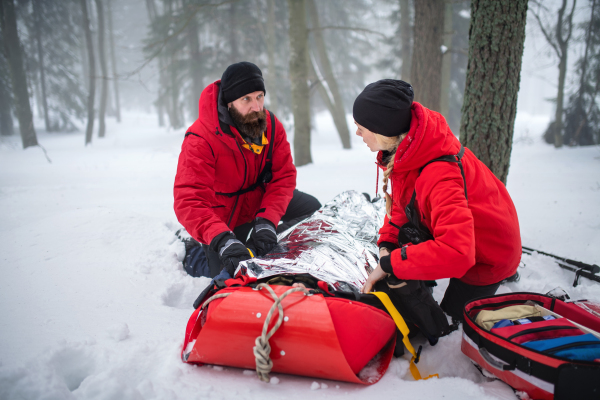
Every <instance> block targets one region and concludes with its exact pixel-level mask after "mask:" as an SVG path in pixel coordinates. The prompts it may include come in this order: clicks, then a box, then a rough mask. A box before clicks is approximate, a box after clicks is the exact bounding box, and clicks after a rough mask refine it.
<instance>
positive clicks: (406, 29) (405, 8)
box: [400, 0, 413, 82]
mask: <svg viewBox="0 0 600 400" xmlns="http://www.w3.org/2000/svg"><path fill="white" fill-rule="evenodd" d="M412 33H413V27H412V26H411V25H410V1H409V0H400V41H401V54H402V66H401V67H400V68H401V69H400V78H401V79H402V80H403V81H405V82H410V79H411V78H410V67H411V64H412V45H411V40H412Z"/></svg>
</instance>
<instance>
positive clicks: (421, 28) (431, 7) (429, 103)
mask: <svg viewBox="0 0 600 400" xmlns="http://www.w3.org/2000/svg"><path fill="white" fill-rule="evenodd" d="M444 9H445V4H444V0H418V1H415V29H414V47H413V49H414V51H413V59H412V67H411V71H412V73H411V79H412V82H411V83H412V85H413V88H414V91H415V100H416V101H418V102H419V103H421V104H422V105H424V106H425V107H427V108H429V109H432V110H435V111H439V110H440V87H441V74H442V51H441V47H442V40H443V33H444Z"/></svg>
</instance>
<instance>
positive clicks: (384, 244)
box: [379, 241, 398, 253]
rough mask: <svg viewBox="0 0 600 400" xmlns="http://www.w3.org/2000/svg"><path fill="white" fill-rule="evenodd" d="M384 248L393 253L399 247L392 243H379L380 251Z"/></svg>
mask: <svg viewBox="0 0 600 400" xmlns="http://www.w3.org/2000/svg"><path fill="white" fill-rule="evenodd" d="M382 247H385V248H386V249H388V250H389V251H390V253H391V252H392V251H393V250H396V249H397V248H398V245H397V244H396V243H392V242H385V241H384V242H379V249H380V250H381V248H382Z"/></svg>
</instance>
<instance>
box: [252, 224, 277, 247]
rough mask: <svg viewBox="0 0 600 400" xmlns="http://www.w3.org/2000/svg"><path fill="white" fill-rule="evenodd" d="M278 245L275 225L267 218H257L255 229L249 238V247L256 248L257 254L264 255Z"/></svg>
mask: <svg viewBox="0 0 600 400" xmlns="http://www.w3.org/2000/svg"><path fill="white" fill-rule="evenodd" d="M276 245H277V233H276V232H275V225H273V223H272V222H271V221H269V220H268V219H265V218H256V222H255V223H254V230H253V231H252V235H251V236H250V239H248V247H250V248H251V249H254V250H256V254H255V255H257V256H264V255H265V254H267V253H268V252H270V251H271V250H272V249H273V247H275V246H276Z"/></svg>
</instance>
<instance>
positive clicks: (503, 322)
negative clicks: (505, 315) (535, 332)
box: [492, 319, 514, 329]
mask: <svg viewBox="0 0 600 400" xmlns="http://www.w3.org/2000/svg"><path fill="white" fill-rule="evenodd" d="M513 325H514V323H513V322H512V321H511V320H510V319H501V320H500V321H498V322H496V323H495V324H494V326H492V329H495V328H505V327H507V326H513Z"/></svg>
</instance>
